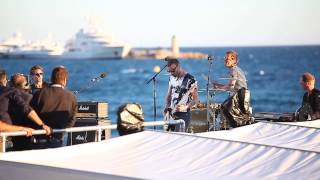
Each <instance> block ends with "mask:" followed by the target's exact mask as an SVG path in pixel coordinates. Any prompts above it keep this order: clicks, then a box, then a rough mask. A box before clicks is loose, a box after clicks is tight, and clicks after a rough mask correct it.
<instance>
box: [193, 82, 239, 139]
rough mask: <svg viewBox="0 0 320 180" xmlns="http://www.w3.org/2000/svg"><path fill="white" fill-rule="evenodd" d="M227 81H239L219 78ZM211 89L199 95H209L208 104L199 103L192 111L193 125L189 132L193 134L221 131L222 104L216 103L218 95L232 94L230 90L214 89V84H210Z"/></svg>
mask: <svg viewBox="0 0 320 180" xmlns="http://www.w3.org/2000/svg"><path fill="white" fill-rule="evenodd" d="M219 79H223V80H225V79H227V80H238V79H236V78H219ZM209 87H210V88H209V89H207V88H205V89H199V90H198V92H199V93H208V96H207V103H206V104H203V103H199V104H196V105H194V106H193V108H192V110H191V119H192V120H191V124H190V129H189V131H190V132H191V133H198V132H206V131H216V130H219V129H221V122H222V119H223V118H224V117H222V115H221V113H220V111H221V104H220V103H216V102H215V101H214V96H215V94H216V93H228V94H230V93H232V92H231V91H230V90H226V89H222V88H212V87H214V86H213V83H210V84H209Z"/></svg>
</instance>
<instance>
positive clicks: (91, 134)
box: [68, 118, 111, 145]
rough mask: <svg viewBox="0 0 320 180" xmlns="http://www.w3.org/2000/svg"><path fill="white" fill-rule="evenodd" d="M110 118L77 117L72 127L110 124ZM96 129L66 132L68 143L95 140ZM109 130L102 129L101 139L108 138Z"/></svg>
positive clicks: (73, 143) (109, 136)
mask: <svg viewBox="0 0 320 180" xmlns="http://www.w3.org/2000/svg"><path fill="white" fill-rule="evenodd" d="M110 124H111V120H110V119H96V118H77V121H76V123H75V125H74V127H84V126H97V125H100V126H104V125H110ZM96 132H97V131H83V132H73V133H69V134H68V145H71V144H72V145H75V144H82V143H87V142H95V141H96ZM110 138H111V130H110V129H107V130H105V131H102V139H110Z"/></svg>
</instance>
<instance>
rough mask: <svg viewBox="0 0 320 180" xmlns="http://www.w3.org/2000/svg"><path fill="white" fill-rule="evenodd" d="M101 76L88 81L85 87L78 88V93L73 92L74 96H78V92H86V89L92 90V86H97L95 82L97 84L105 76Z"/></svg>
mask: <svg viewBox="0 0 320 180" xmlns="http://www.w3.org/2000/svg"><path fill="white" fill-rule="evenodd" d="M102 75H103V74H101V75H100V76H98V77H95V78H93V79H91V80H90V81H89V83H87V84H86V86H84V87H82V88H80V89H79V90H78V91H73V93H74V94H75V95H77V94H79V93H80V92H82V91H84V90H87V89H90V88H92V87H93V86H95V85H96V84H97V82H99V81H100V80H101V79H103V78H105V77H106V76H102Z"/></svg>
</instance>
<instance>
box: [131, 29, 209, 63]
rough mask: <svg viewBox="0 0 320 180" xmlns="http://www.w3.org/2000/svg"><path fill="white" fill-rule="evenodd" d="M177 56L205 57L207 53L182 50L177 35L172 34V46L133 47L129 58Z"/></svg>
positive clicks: (184, 57)
mask: <svg viewBox="0 0 320 180" xmlns="http://www.w3.org/2000/svg"><path fill="white" fill-rule="evenodd" d="M168 56H171V57H176V58H182V59H205V58H206V57H207V55H206V54H204V53H200V52H181V53H180V48H179V46H178V42H177V38H176V36H175V35H174V36H172V39H171V48H161V47H159V48H156V49H142V50H141V49H132V50H131V51H130V53H129V55H128V56H127V58H128V59H164V58H165V57H168Z"/></svg>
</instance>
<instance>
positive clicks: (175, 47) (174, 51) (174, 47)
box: [171, 35, 180, 58]
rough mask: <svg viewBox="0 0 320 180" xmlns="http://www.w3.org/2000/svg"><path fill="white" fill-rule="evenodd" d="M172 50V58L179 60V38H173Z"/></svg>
mask: <svg viewBox="0 0 320 180" xmlns="http://www.w3.org/2000/svg"><path fill="white" fill-rule="evenodd" d="M171 50H172V56H174V57H176V58H179V56H180V51H179V46H178V42H177V38H176V36H175V35H173V36H172V39H171Z"/></svg>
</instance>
